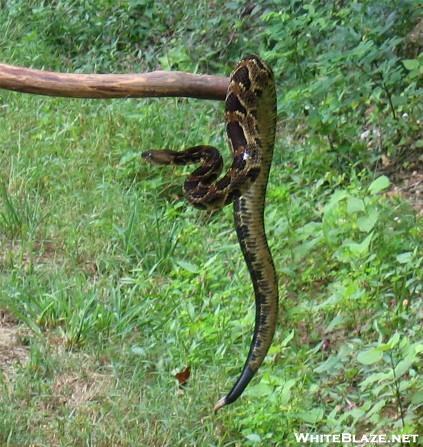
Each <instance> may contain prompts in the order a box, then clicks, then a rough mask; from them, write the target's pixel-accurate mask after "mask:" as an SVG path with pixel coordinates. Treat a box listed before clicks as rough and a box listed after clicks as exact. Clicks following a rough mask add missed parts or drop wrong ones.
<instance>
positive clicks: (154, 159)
mask: <svg viewBox="0 0 423 447" xmlns="http://www.w3.org/2000/svg"><path fill="white" fill-rule="evenodd" d="M141 157H142V158H143V159H144V160H146V161H147V162H149V163H154V164H156V165H168V164H170V163H171V162H172V160H173V158H174V157H173V152H172V151H169V150H166V149H163V150H154V151H146V152H143V153H142V154H141Z"/></svg>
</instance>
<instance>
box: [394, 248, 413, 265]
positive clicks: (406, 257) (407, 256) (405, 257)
mask: <svg viewBox="0 0 423 447" xmlns="http://www.w3.org/2000/svg"><path fill="white" fill-rule="evenodd" d="M412 259H413V252H412V251H406V252H404V253H401V254H399V255H397V261H398V262H399V263H400V264H407V263H408V262H410V261H411V260H412Z"/></svg>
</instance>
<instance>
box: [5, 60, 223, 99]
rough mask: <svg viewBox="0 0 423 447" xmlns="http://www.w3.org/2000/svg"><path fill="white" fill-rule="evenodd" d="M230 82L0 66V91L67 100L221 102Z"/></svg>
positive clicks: (171, 73)
mask: <svg viewBox="0 0 423 447" xmlns="http://www.w3.org/2000/svg"><path fill="white" fill-rule="evenodd" d="M228 82H229V79H228V78H225V77H223V76H211V75H195V74H191V73H183V72H180V71H153V72H150V73H141V74H78V73H57V72H51V71H43V70H33V69H30V68H23V67H16V66H13V65H6V64H0V88H3V89H7V90H14V91H17V92H23V93H34V94H37V95H48V96H64V97H70V98H149V97H159V96H184V97H189V98H199V99H215V100H219V101H223V100H224V99H225V96H226V90H227V88H228Z"/></svg>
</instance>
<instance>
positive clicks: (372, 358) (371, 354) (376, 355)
mask: <svg viewBox="0 0 423 447" xmlns="http://www.w3.org/2000/svg"><path fill="white" fill-rule="evenodd" d="M382 356H383V352H382V351H379V350H378V349H377V348H371V349H368V350H367V351H361V352H359V353H358V355H357V360H358V361H359V362H360V363H362V364H363V365H372V364H373V363H376V362H378V361H379V360H381V359H382Z"/></svg>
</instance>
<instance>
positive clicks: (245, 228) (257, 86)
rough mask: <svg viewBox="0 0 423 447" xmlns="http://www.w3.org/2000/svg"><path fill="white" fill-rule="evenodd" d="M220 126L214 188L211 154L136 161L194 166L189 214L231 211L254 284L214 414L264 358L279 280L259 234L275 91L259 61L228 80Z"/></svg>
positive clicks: (246, 63)
mask: <svg viewBox="0 0 423 447" xmlns="http://www.w3.org/2000/svg"><path fill="white" fill-rule="evenodd" d="M225 123H226V131H227V135H228V139H229V144H230V146H231V149H232V152H233V161H232V165H231V167H230V168H229V170H228V171H227V173H226V174H225V175H224V176H223V177H222V178H221V179H219V180H218V177H219V175H220V173H221V171H222V168H223V160H222V157H221V155H220V153H219V151H218V150H217V149H216V148H214V147H211V146H195V147H192V148H189V149H186V150H184V151H180V152H179V151H172V150H166V149H165V150H152V151H147V152H144V153H143V154H142V157H143V158H144V159H145V160H147V161H149V162H151V163H155V164H170V165H186V164H190V163H199V164H200V167H198V168H197V169H196V170H195V171H194V172H193V173H192V174H191V175H190V176H189V177H188V178H187V179H186V180H185V183H184V193H185V196H186V198H187V199H188V201H189V202H190V203H191V204H192V205H193V206H195V207H197V208H201V209H206V210H215V209H219V208H221V207H223V206H225V205H227V204H229V203H233V208H234V219H235V228H236V232H237V236H238V241H239V244H240V246H241V250H242V253H243V255H244V259H245V261H246V264H247V266H248V270H249V273H250V277H251V280H252V283H253V288H254V294H255V303H256V317H255V326H254V334H253V338H252V341H251V346H250V350H249V353H248V356H247V359H246V362H245V365H244V367H243V369H242V372H241V374H240V376H239V378H238V380H237V381H236V382H235V384H234V386H233V387H232V389H231V390H230V392H229V393H228V394H227V395H226V396H225V397H223V398H222V399H220V400H219V401H218V402H217V403H216V405H215V407H214V410H215V411H217V410H219V409H220V408H222V407H223V406H224V405H227V404H230V403H232V402H234V401H235V400H236V399H238V397H239V396H240V395H241V394H242V393H243V391H244V389H245V388H246V386H247V385H248V383H249V382H250V381H251V379H252V378H253V376H254V374H255V373H256V372H257V370H258V368H259V367H260V365H261V363H262V362H263V360H264V358H265V356H266V354H267V351H268V350H269V347H270V345H271V342H272V338H273V334H274V332H275V327H276V319H277V309H278V284H277V276H276V271H275V267H274V264H273V259H272V255H271V252H270V249H269V246H268V244H267V239H266V233H265V228H264V206H265V196H266V187H267V182H268V177H269V170H270V165H271V162H272V156H273V146H274V141H275V129H276V91H275V82H274V77H273V72H272V70H271V68H270V67H269V66H268V65H267V64H266V63H265V62H263V61H262V60H261V59H260V58H258V57H257V56H254V55H252V56H247V57H245V58H244V59H242V60H241V61H240V62H239V63H238V64H237V66H236V68H235V70H234V71H233V72H232V74H231V76H230V79H229V86H228V90H227V94H226V99H225Z"/></svg>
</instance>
